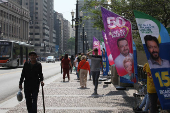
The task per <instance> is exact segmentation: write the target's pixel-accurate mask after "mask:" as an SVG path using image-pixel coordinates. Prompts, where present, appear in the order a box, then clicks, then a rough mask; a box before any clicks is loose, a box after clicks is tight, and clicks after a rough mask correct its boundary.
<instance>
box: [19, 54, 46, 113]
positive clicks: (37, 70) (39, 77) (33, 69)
mask: <svg viewBox="0 0 170 113" xmlns="http://www.w3.org/2000/svg"><path fill="white" fill-rule="evenodd" d="M29 58H30V61H28V62H26V63H25V64H24V67H23V70H22V74H21V78H20V81H19V88H20V89H22V83H23V82H24V93H25V99H26V105H27V110H28V113H37V97H38V92H39V85H40V82H41V86H44V83H43V79H44V78H43V74H42V66H41V63H39V62H37V60H36V58H37V54H36V53H35V52H30V53H29Z"/></svg>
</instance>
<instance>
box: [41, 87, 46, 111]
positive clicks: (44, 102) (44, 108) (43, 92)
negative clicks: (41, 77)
mask: <svg viewBox="0 0 170 113" xmlns="http://www.w3.org/2000/svg"><path fill="white" fill-rule="evenodd" d="M42 99H43V109H44V113H45V102H44V90H43V86H42Z"/></svg>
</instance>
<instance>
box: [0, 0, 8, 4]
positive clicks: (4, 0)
mask: <svg viewBox="0 0 170 113" xmlns="http://www.w3.org/2000/svg"><path fill="white" fill-rule="evenodd" d="M4 2H8V0H0V4H1V3H4Z"/></svg>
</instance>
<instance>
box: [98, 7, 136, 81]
mask: <svg viewBox="0 0 170 113" xmlns="http://www.w3.org/2000/svg"><path fill="white" fill-rule="evenodd" d="M101 11H102V18H103V24H104V28H105V33H106V36H107V40H108V45H109V48H110V52H111V54H112V57H113V60H114V63H115V66H116V70H117V72H118V74H119V76H120V82H122V83H132V84H133V83H136V77H135V75H134V60H133V44H132V32H131V23H130V21H128V20H126V19H125V18H123V17H121V16H119V15H117V14H115V13H113V12H110V11H108V10H106V9H105V8H103V7H101Z"/></svg>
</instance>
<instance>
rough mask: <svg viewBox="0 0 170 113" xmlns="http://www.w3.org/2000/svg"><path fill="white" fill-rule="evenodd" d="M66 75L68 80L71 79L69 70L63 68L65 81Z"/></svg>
mask: <svg viewBox="0 0 170 113" xmlns="http://www.w3.org/2000/svg"><path fill="white" fill-rule="evenodd" d="M66 74H67V77H68V79H70V76H69V68H63V79H65V77H66Z"/></svg>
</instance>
